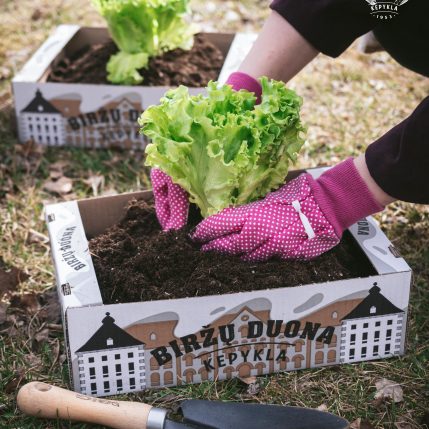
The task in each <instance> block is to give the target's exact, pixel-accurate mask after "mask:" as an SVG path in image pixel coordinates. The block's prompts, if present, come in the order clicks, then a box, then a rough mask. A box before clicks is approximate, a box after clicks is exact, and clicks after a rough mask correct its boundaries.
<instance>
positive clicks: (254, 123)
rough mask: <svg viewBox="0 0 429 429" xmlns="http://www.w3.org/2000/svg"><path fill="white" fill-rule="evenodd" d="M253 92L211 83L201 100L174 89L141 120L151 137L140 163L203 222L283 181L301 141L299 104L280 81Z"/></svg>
mask: <svg viewBox="0 0 429 429" xmlns="http://www.w3.org/2000/svg"><path fill="white" fill-rule="evenodd" d="M260 83H261V86H262V101H261V103H260V104H258V105H255V101H256V98H255V96H254V94H253V93H250V92H248V91H246V90H240V91H234V90H233V89H232V88H231V87H230V86H229V85H222V86H218V84H217V83H216V82H210V83H209V84H208V87H207V95H202V94H199V95H194V96H192V95H190V94H189V92H188V89H187V88H186V87H184V86H180V87H179V88H177V89H173V90H170V91H168V92H167V93H166V94H165V96H164V97H163V98H162V99H161V101H160V104H159V105H157V106H151V107H149V108H148V109H147V110H146V111H145V112H144V113H143V114H142V116H141V117H140V119H139V124H140V125H141V126H142V129H141V131H142V132H143V133H144V134H145V135H146V136H148V137H149V138H150V139H151V142H150V143H149V144H148V145H147V147H146V165H149V166H151V167H156V168H159V169H161V170H162V171H164V172H165V173H167V174H168V175H169V176H170V177H171V178H172V179H173V182H175V183H177V184H179V185H180V186H182V187H183V188H184V189H185V190H186V191H187V192H188V193H189V199H190V201H191V202H193V203H195V204H196V205H197V206H198V207H199V208H200V210H201V214H202V215H203V216H204V217H207V216H209V215H211V214H214V213H217V212H218V211H220V210H222V209H223V208H225V207H228V206H234V205H241V204H246V203H248V202H251V201H254V200H256V199H258V198H260V197H262V196H264V195H265V194H267V193H268V192H269V191H271V190H273V189H275V188H277V187H278V186H279V185H280V184H282V183H284V180H285V177H286V175H287V172H288V169H289V166H290V164H291V162H294V161H295V160H296V158H297V153H298V151H299V150H300V148H301V146H302V145H303V143H304V135H305V127H304V126H303V124H302V122H301V118H300V108H301V104H302V99H301V98H300V97H299V96H298V95H297V94H296V93H295V92H294V91H292V90H291V89H288V88H286V86H285V84H284V83H283V82H278V81H275V80H269V79H267V78H265V77H263V78H261V79H260Z"/></svg>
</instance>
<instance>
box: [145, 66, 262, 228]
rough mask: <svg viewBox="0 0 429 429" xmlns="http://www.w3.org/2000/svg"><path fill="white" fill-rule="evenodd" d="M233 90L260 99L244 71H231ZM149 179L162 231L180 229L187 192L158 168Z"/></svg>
mask: <svg viewBox="0 0 429 429" xmlns="http://www.w3.org/2000/svg"><path fill="white" fill-rule="evenodd" d="M226 83H227V84H228V85H231V86H232V88H233V89H234V90H235V91H239V90H240V89H247V90H248V91H251V92H253V93H255V95H256V98H257V100H256V101H257V103H260V101H261V93H262V88H261V85H260V84H259V82H258V81H257V80H256V79H254V78H253V77H251V76H249V75H247V74H245V73H239V72H236V73H232V74H231V75H230V76H229V78H228V80H227V81H226ZM150 179H151V182H152V188H153V197H154V199H155V210H156V216H157V218H158V221H159V223H160V224H161V227H162V229H163V230H164V231H168V230H170V229H180V228H182V227H183V226H185V224H186V221H187V219H188V210H189V199H188V194H187V193H186V191H185V190H184V189H182V188H181V187H180V186H179V185H176V184H175V183H173V181H172V180H171V178H170V177H169V176H168V175H167V174H165V173H164V172H163V171H161V170H159V169H156V168H155V169H152V171H151V174H150Z"/></svg>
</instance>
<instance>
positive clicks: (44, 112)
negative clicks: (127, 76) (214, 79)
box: [12, 25, 256, 149]
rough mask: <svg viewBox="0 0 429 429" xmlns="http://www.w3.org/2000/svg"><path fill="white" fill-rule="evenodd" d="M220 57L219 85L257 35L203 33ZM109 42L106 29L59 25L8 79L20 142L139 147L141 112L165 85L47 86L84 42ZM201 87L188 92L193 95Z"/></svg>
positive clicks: (142, 138) (160, 93) (157, 98)
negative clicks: (56, 68)
mask: <svg viewBox="0 0 429 429" xmlns="http://www.w3.org/2000/svg"><path fill="white" fill-rule="evenodd" d="M206 35H207V36H208V38H209V40H210V41H211V42H212V43H213V44H215V45H216V46H217V47H218V48H219V49H220V50H221V51H222V52H223V53H224V54H225V55H226V58H225V62H224V65H223V67H222V70H221V73H220V75H219V81H220V82H225V81H226V79H227V78H228V76H229V74H230V73H232V72H233V71H235V70H237V67H238V65H239V64H240V62H241V60H242V59H243V58H244V57H245V55H246V54H247V52H248V51H249V49H250V47H251V45H252V43H253V41H254V40H255V37H256V35H255V34H250V33H237V34H235V35H234V34H225V33H206ZM107 40H110V36H109V34H108V31H107V29H106V28H89V27H82V28H81V27H79V26H77V25H60V26H59V27H58V28H57V29H56V31H55V32H54V33H53V34H52V36H50V37H49V38H48V39H47V40H46V41H45V43H43V45H42V46H41V47H40V48H39V49H38V50H37V52H36V53H35V54H34V55H33V56H32V57H31V59H30V60H29V61H28V62H27V63H26V64H25V65H24V67H23V69H22V70H21V71H20V72H19V73H18V74H17V75H16V76H15V77H14V79H13V80H12V90H13V95H14V100H15V113H16V118H17V124H18V135H19V140H20V142H22V143H24V142H26V141H28V140H33V141H35V142H36V143H40V144H45V145H52V146H63V145H67V146H77V147H89V148H109V147H112V146H114V147H121V148H127V149H143V148H144V146H145V144H146V140H145V137H144V136H143V135H141V134H140V133H139V125H138V124H137V119H138V117H139V116H140V114H141V112H142V111H143V110H144V109H146V108H147V107H149V106H150V105H152V104H158V102H159V99H160V98H161V97H162V96H163V95H164V94H165V92H166V91H167V90H168V89H169V87H167V86H151V87H149V86H138V85H137V86H126V85H113V84H112V85H96V84H79V83H56V82H47V81H46V79H47V76H48V75H49V72H50V69H51V65H52V64H55V63H56V62H58V61H60V60H61V58H63V57H64V56H65V55H71V54H73V53H74V52H77V51H78V50H79V49H81V48H82V47H83V46H85V45H86V44H88V43H94V44H96V43H104V42H106V41H107ZM201 91H203V88H190V93H192V94H197V93H199V92H201Z"/></svg>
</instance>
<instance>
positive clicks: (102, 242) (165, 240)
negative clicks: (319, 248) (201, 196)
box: [89, 201, 376, 304]
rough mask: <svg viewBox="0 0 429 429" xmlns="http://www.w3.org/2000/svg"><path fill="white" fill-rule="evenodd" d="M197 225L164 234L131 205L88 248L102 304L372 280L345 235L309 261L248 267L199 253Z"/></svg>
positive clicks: (147, 211)
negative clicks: (195, 237)
mask: <svg viewBox="0 0 429 429" xmlns="http://www.w3.org/2000/svg"><path fill="white" fill-rule="evenodd" d="M198 221H199V219H198V215H197V214H196V210H195V212H191V214H190V221H189V226H186V227H185V228H183V229H182V230H180V231H170V232H162V231H161V230H160V227H159V224H158V221H157V219H156V215H155V211H154V209H153V208H152V207H151V206H150V205H148V204H147V203H146V202H144V201H132V202H131V203H130V204H129V207H128V209H127V213H126V216H125V217H124V219H123V220H122V221H121V222H120V223H119V224H117V225H114V226H113V227H111V228H110V229H108V230H107V231H106V232H105V233H104V234H102V235H100V236H98V237H94V238H92V239H91V240H90V242H89V247H90V251H91V254H92V255H93V262H94V266H95V271H96V274H97V278H98V282H99V284H100V288H101V294H102V297H103V302H104V303H105V304H113V303H118V302H135V301H151V300H160V299H173V298H185V297H194V296H204V295H216V294H224V293H233V292H243V291H251V290H262V289H272V288H279V287H287V286H297V285H300V284H311V283H320V282H326V281H332V280H339V279H348V278H354V277H367V276H370V275H373V274H376V272H375V270H374V268H373V267H372V265H371V264H370V262H369V261H368V259H367V258H366V256H365V254H364V253H363V252H362V251H361V249H360V248H359V246H358V245H357V243H356V242H355V241H354V239H353V238H352V236H351V235H350V234H349V233H348V232H347V233H346V234H344V237H343V239H342V241H341V243H340V244H339V245H338V246H337V247H335V248H334V249H332V250H331V251H329V252H327V253H325V254H324V255H322V256H320V257H319V258H316V259H315V260H312V261H281V260H270V261H267V262H259V263H250V262H244V261H241V260H240V259H239V258H238V257H231V256H226V255H220V254H217V253H203V252H200V251H199V246H197V245H196V244H194V243H193V242H192V241H191V240H190V239H189V237H188V233H189V231H190V229H191V227H192V226H193V225H195V224H196V223H197V222H198Z"/></svg>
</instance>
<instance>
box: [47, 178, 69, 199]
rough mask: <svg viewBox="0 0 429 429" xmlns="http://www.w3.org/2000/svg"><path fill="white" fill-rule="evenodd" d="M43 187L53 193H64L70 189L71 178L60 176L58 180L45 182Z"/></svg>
mask: <svg viewBox="0 0 429 429" xmlns="http://www.w3.org/2000/svg"><path fill="white" fill-rule="evenodd" d="M43 189H44V190H45V191H48V192H52V193H54V194H59V195H65V194H68V193H69V192H71V191H72V189H73V180H72V179H70V178H69V177H66V176H61V177H60V178H59V179H58V180H55V181H54V180H49V181H47V182H45V184H44V185H43Z"/></svg>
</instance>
